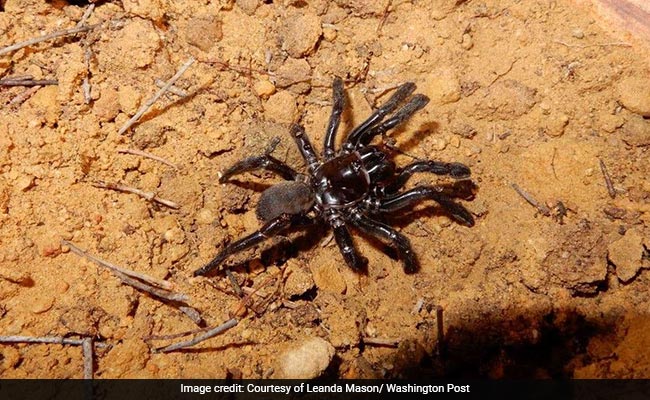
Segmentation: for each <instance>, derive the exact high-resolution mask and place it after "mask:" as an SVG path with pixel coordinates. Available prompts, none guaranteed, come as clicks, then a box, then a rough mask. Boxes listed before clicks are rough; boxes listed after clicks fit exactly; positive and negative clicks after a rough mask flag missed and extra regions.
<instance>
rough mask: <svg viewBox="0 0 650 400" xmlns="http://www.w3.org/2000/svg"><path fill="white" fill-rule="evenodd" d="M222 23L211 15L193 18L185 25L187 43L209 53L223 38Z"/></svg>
mask: <svg viewBox="0 0 650 400" xmlns="http://www.w3.org/2000/svg"><path fill="white" fill-rule="evenodd" d="M222 26H223V23H222V22H221V21H220V20H219V19H217V18H216V17H214V16H212V15H204V16H200V17H193V18H192V19H190V21H189V22H188V24H187V28H186V30H185V35H186V36H187V42H188V43H189V44H191V45H194V46H196V47H198V48H199V49H201V50H203V51H209V50H210V49H211V48H212V47H213V46H214V45H215V44H216V43H217V42H218V41H220V40H221V39H222V38H223V28H222Z"/></svg>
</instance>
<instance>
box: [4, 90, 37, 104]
mask: <svg viewBox="0 0 650 400" xmlns="http://www.w3.org/2000/svg"><path fill="white" fill-rule="evenodd" d="M40 88H42V86H32V87H31V88H29V89H27V90H25V91H24V92H22V93H21V94H19V95H18V96H16V97H14V98H13V99H11V101H10V102H9V105H10V106H18V105H20V104H22V103H23V102H25V101H26V100H27V99H29V98H30V97H32V96H33V95H34V93H36V92H37V91H38V89H40Z"/></svg>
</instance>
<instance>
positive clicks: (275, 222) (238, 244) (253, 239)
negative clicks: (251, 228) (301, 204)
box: [194, 214, 304, 276]
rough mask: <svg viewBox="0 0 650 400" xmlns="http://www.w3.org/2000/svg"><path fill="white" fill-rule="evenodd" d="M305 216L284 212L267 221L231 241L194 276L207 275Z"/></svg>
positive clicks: (195, 272)
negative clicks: (249, 232) (241, 252)
mask: <svg viewBox="0 0 650 400" xmlns="http://www.w3.org/2000/svg"><path fill="white" fill-rule="evenodd" d="M300 217H303V218H304V216H297V215H292V214H282V215H280V216H278V217H276V218H273V219H272V220H270V221H268V222H267V223H265V224H264V225H263V226H262V227H261V228H260V229H259V230H258V231H257V232H254V233H251V234H250V235H248V236H246V237H244V238H241V239H239V240H237V241H235V242H233V243H230V244H229V245H228V246H226V247H225V248H224V249H223V250H221V252H220V253H219V254H217V256H216V257H215V258H213V259H212V261H210V262H209V263H207V264H206V265H204V266H203V267H201V268H199V269H197V270H196V271H194V276H198V275H205V274H207V273H208V272H210V271H212V270H214V269H215V268H217V267H219V265H220V264H221V263H222V262H223V261H224V260H225V259H226V258H227V257H228V256H230V255H232V254H235V253H238V252H240V251H242V250H246V249H248V248H250V247H253V246H255V245H257V244H259V243H262V242H263V241H265V240H266V239H269V238H271V237H273V236H275V235H277V234H279V233H280V232H282V231H284V230H286V229H287V228H289V227H291V226H292V225H293V223H294V221H296V220H297V219H298V218H300Z"/></svg>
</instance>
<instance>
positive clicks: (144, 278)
mask: <svg viewBox="0 0 650 400" xmlns="http://www.w3.org/2000/svg"><path fill="white" fill-rule="evenodd" d="M61 244H62V245H63V246H68V247H70V250H71V251H72V252H73V253H75V254H76V255H78V256H81V257H84V258H86V259H88V260H90V261H92V262H94V263H95V264H98V265H100V266H102V267H106V268H108V269H110V270H112V271H116V272H119V273H121V274H124V275H126V276H130V277H132V278H136V279H140V280H141V281H143V282H147V283H149V284H151V285H154V286H158V287H159V288H161V289H164V290H171V289H172V285H171V283H169V282H167V281H163V280H160V279H157V278H154V277H153V276H149V275H146V274H142V273H139V272H135V271H131V270H129V269H125V268H122V267H119V266H117V265H115V264H111V263H109V262H108V261H104V260H102V259H100V258H98V257H95V256H93V255H92V254H90V253H88V252H86V251H84V250H81V249H80V248H79V247H77V246H76V245H75V244H73V243H71V242H68V241H67V240H61Z"/></svg>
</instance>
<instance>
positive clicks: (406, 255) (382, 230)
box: [349, 213, 419, 273]
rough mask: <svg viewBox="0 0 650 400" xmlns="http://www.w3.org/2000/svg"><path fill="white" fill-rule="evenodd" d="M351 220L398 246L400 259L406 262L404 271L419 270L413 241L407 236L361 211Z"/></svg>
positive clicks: (367, 231)
mask: <svg viewBox="0 0 650 400" xmlns="http://www.w3.org/2000/svg"><path fill="white" fill-rule="evenodd" d="M349 221H350V222H351V223H352V224H353V225H354V226H355V227H357V228H358V229H360V230H361V231H362V232H365V233H366V234H368V235H370V236H375V237H379V238H382V239H384V240H387V241H389V242H391V243H392V244H393V245H394V246H395V247H396V248H397V252H398V254H399V256H400V259H401V260H402V262H403V263H404V272H406V273H413V272H416V271H417V270H418V268H419V263H418V260H417V258H416V257H415V253H414V252H413V249H412V248H411V242H410V241H409V240H408V238H407V237H406V236H404V235H402V234H401V233H399V232H397V231H396V230H395V229H393V228H391V227H390V226H388V225H386V224H383V223H381V222H379V221H375V220H373V219H371V218H368V217H366V216H365V215H362V214H360V213H353V214H352V215H351V217H350V219H349Z"/></svg>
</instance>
